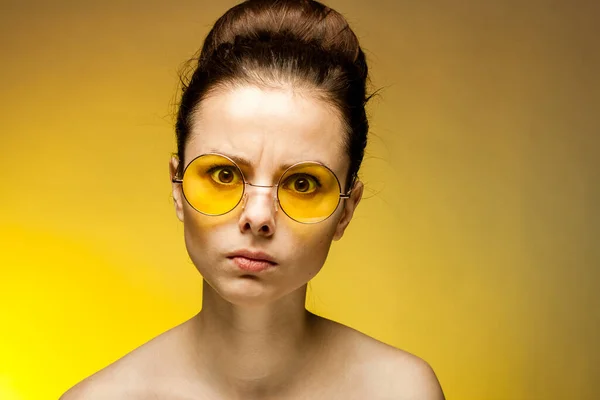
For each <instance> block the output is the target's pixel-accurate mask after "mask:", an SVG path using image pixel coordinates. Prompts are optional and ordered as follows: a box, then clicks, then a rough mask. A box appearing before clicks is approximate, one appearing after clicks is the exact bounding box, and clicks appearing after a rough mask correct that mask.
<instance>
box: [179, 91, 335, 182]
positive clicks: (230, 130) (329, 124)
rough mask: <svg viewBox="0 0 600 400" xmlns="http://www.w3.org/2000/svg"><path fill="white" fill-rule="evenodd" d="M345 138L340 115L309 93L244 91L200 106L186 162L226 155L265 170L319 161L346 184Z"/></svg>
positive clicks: (209, 99) (218, 95)
mask: <svg viewBox="0 0 600 400" xmlns="http://www.w3.org/2000/svg"><path fill="white" fill-rule="evenodd" d="M344 135H345V133H344V130H343V127H342V122H341V119H340V118H339V116H338V114H337V111H336V110H335V109H334V108H333V107H332V106H331V105H329V104H328V103H326V102H325V101H323V100H320V99H318V98H317V97H315V96H312V95H310V92H308V91H304V92H299V91H295V90H292V89H291V88H281V89H262V88H258V87H255V86H249V85H248V86H238V87H234V88H228V89H226V90H220V91H218V92H216V93H214V94H211V95H210V96H209V97H207V98H206V99H204V100H203V101H202V103H201V104H200V105H199V107H198V109H197V110H196V113H195V114H194V118H193V121H192V129H191V136H190V139H189V141H188V144H187V146H186V159H187V160H188V161H189V160H191V159H193V158H194V157H195V156H198V155H200V154H203V153H208V152H220V153H224V154H226V155H233V156H237V157H242V158H244V159H247V160H248V161H250V162H251V164H252V168H253V169H265V170H272V169H277V168H278V167H280V166H281V165H283V164H288V165H289V164H293V163H295V162H300V161H307V160H313V161H320V162H322V163H324V164H326V165H327V166H329V167H330V168H332V169H333V170H334V172H335V173H336V174H338V176H340V178H341V175H343V174H344V173H345V169H346V168H345V166H346V163H347V161H346V158H347V156H346V153H345V150H344V145H343V143H344Z"/></svg>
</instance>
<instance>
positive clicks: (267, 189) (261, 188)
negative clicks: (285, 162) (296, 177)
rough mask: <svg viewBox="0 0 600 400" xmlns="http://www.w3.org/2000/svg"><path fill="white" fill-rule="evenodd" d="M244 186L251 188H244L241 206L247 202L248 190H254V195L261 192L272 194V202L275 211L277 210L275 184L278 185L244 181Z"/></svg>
mask: <svg viewBox="0 0 600 400" xmlns="http://www.w3.org/2000/svg"><path fill="white" fill-rule="evenodd" d="M245 184H246V187H247V188H248V187H250V188H252V189H251V190H248V189H246V190H245V192H244V197H243V198H242V207H243V208H245V207H246V204H247V203H248V198H249V197H250V192H252V191H254V192H255V193H254V195H256V194H261V193H262V195H263V196H265V195H266V196H269V195H271V194H272V197H271V199H272V201H273V203H274V207H275V211H277V209H278V207H277V186H278V185H257V184H254V183H250V182H245Z"/></svg>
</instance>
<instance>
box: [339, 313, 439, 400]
mask: <svg viewBox="0 0 600 400" xmlns="http://www.w3.org/2000/svg"><path fill="white" fill-rule="evenodd" d="M335 324H337V323H335ZM339 325H340V326H338V327H337V328H336V329H338V330H339V332H340V337H343V338H344V339H343V340H342V342H343V343H344V347H345V348H346V354H353V355H352V362H353V363H354V365H356V368H354V369H353V371H352V372H351V376H352V377H353V378H352V381H354V382H360V384H359V385H360V387H359V388H356V389H357V390H359V391H362V392H363V393H364V394H365V395H367V394H368V398H371V399H407V400H409V399H419V400H444V394H443V392H442V389H441V386H440V384H439V381H438V379H437V377H436V375H435V372H434V371H433V369H432V368H431V366H430V365H429V364H428V363H427V362H426V361H425V360H423V359H421V358H419V357H417V356H416V355H414V354H411V353H409V352H407V351H404V350H401V349H398V348H396V347H393V346H391V345H388V344H386V343H383V342H381V341H379V340H377V339H375V338H373V337H370V336H368V335H366V334H364V333H362V332H359V331H358V330H355V329H353V328H350V327H348V326H345V325H341V324H339Z"/></svg>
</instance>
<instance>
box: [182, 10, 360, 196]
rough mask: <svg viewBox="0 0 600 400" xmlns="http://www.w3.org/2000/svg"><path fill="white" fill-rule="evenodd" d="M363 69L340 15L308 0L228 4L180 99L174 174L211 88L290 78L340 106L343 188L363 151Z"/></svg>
mask: <svg viewBox="0 0 600 400" xmlns="http://www.w3.org/2000/svg"><path fill="white" fill-rule="evenodd" d="M367 79H368V69H367V64H366V60H365V55H364V53H363V51H362V49H361V48H360V45H359V43H358V39H357V37H356V35H355V34H354V32H352V30H351V29H350V27H349V26H348V22H347V21H346V19H345V18H344V17H343V16H342V15H341V14H340V13H338V12H336V11H335V10H332V9H331V8H329V7H327V6H325V5H323V4H321V3H320V2H318V1H313V0H247V1H245V2H243V3H241V4H238V5H237V6H234V7H233V8H231V9H229V10H228V11H227V12H226V13H225V14H224V15H223V16H222V17H221V18H219V19H218V20H217V22H216V23H215V25H214V26H213V28H212V29H211V31H210V32H209V33H208V35H207V37H206V39H205V41H204V45H203V47H202V51H201V53H200V55H199V57H198V59H197V65H196V66H195V70H194V72H193V74H192V76H191V78H190V79H189V80H188V81H187V82H183V81H182V82H183V92H182V96H181V101H180V103H179V110H178V115H177V122H176V126H175V130H176V134H177V155H178V157H179V161H180V162H179V167H178V169H179V170H178V175H180V176H181V174H182V173H183V164H184V159H183V155H184V149H185V144H186V142H187V140H188V137H189V132H190V127H191V124H192V122H193V121H192V117H193V114H194V111H195V110H196V109H197V107H198V105H199V104H200V102H201V101H202V100H203V99H205V98H206V97H207V96H209V95H210V94H211V93H212V92H214V91H216V90H218V89H220V88H225V87H229V86H233V85H237V84H240V83H245V84H252V85H257V86H259V87H281V86H282V85H285V84H291V85H292V86H293V87H295V88H303V89H308V90H309V91H310V92H311V94H314V95H316V96H318V97H319V98H321V99H323V100H325V101H326V102H328V103H329V104H331V105H333V106H334V108H335V109H336V110H337V111H338V112H339V115H340V117H341V119H342V121H343V124H344V128H345V130H346V133H347V134H346V137H345V140H344V144H345V147H346V151H347V153H348V156H349V159H350V166H349V171H348V177H347V180H346V185H345V187H346V189H345V191H346V190H348V189H349V188H350V185H351V184H352V182H353V180H354V178H355V177H356V174H357V173H358V170H359V168H360V164H361V163H362V159H363V156H364V149H365V146H366V144H367V131H368V129H369V124H368V120H367V116H366V112H365V105H366V103H367V101H368V100H369V98H370V96H369V97H367V96H366V83H367Z"/></svg>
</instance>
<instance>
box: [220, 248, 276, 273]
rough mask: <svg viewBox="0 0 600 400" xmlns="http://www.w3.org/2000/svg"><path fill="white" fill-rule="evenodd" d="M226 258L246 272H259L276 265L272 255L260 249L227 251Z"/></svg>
mask: <svg viewBox="0 0 600 400" xmlns="http://www.w3.org/2000/svg"><path fill="white" fill-rule="evenodd" d="M227 258H228V259H230V260H232V261H233V262H234V263H235V264H236V265H237V266H238V267H239V268H240V269H243V270H244V271H248V272H260V271H264V270H266V269H268V268H271V267H273V266H275V265H277V263H276V262H275V259H274V258H273V257H272V256H270V255H269V254H267V253H265V252H262V251H253V250H247V249H242V250H238V251H234V252H233V253H229V254H228V255H227Z"/></svg>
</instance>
